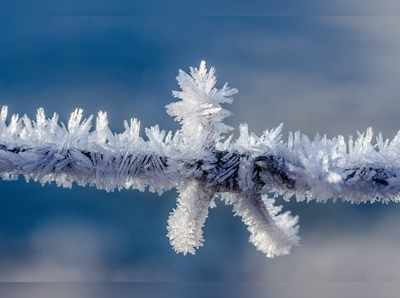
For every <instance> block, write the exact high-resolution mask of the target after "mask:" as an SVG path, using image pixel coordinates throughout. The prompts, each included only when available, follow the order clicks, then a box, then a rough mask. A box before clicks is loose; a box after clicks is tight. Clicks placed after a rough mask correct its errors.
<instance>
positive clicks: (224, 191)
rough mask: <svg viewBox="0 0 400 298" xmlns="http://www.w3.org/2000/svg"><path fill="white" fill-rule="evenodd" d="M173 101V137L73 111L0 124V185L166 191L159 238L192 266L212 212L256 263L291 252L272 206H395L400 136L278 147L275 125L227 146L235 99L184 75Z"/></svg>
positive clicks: (196, 71)
mask: <svg viewBox="0 0 400 298" xmlns="http://www.w3.org/2000/svg"><path fill="white" fill-rule="evenodd" d="M177 80H178V83H179V86H180V87H181V91H174V92H173V95H174V96H175V97H177V98H178V99H179V101H177V102H174V103H171V104H169V105H168V106H167V112H168V113H169V114H170V115H171V116H173V117H174V118H175V119H176V120H177V121H178V122H179V123H181V124H182V127H181V129H180V130H178V131H177V132H175V133H172V132H166V131H163V130H160V129H159V127H158V126H154V127H150V128H146V129H145V135H146V138H142V137H141V136H140V133H139V132H140V122H139V121H138V120H137V119H131V120H130V122H126V121H125V122H124V125H125V130H124V131H123V132H121V133H113V132H111V130H110V129H109V127H108V118H107V114H106V113H104V112H99V114H98V116H97V119H96V127H95V128H92V118H93V117H92V116H90V117H89V118H87V119H84V118H83V112H82V110H80V109H77V110H75V111H74V112H73V113H72V114H71V117H70V119H69V121H68V123H67V125H64V124H63V123H59V120H58V115H57V114H54V115H53V116H52V117H51V118H46V116H45V113H44V110H43V109H39V110H38V112H37V116H36V120H30V119H29V118H28V117H27V116H23V117H19V116H18V115H13V116H12V117H11V120H10V121H7V114H8V111H7V107H3V108H2V109H1V112H0V175H1V178H3V179H5V180H7V179H15V178H17V177H19V176H23V177H25V178H26V180H28V181H29V180H33V181H37V182H40V183H42V184H46V183H49V182H55V183H56V184H57V185H59V186H63V187H71V186H72V184H73V183H76V184H78V185H80V186H86V185H88V186H94V187H97V188H99V189H104V190H106V191H113V190H120V189H138V190H141V191H144V190H145V189H146V188H147V189H148V190H150V191H153V192H157V193H159V194H161V193H162V192H163V191H165V190H168V189H171V188H177V189H178V194H179V196H178V203H177V207H176V209H174V210H173V212H172V213H171V215H170V218H169V220H168V228H167V230H168V232H167V236H168V238H169V239H170V242H171V244H172V246H173V247H174V249H175V250H176V251H177V252H180V253H183V254H187V253H190V254H194V253H195V251H196V249H198V248H199V247H201V246H202V245H203V242H204V237H203V231H202V228H203V226H204V224H205V221H206V218H207V216H208V211H209V208H210V207H213V206H214V200H215V199H216V198H221V199H222V201H224V202H225V203H226V204H229V205H232V206H233V210H234V213H235V214H236V215H239V216H240V217H241V218H242V220H243V222H244V224H246V226H247V227H248V230H249V232H250V241H251V242H252V243H253V244H254V245H255V246H256V247H257V249H259V250H260V251H262V252H263V253H264V254H265V255H266V256H268V257H273V256H277V255H284V254H288V253H289V252H290V250H291V248H292V247H293V246H295V245H297V243H298V242H299V237H298V236H297V232H298V224H297V217H293V216H292V215H290V213H288V212H285V213H281V207H279V206H275V204H276V200H277V199H278V197H279V195H281V196H282V197H283V198H284V199H286V200H289V199H295V200H297V201H303V200H307V201H310V200H316V201H318V202H326V201H327V200H330V199H332V200H338V199H340V200H343V201H349V202H351V203H365V202H375V201H381V202H384V203H388V202H391V201H392V202H398V201H399V194H400V178H399V177H400V159H399V155H400V133H399V134H397V136H396V137H395V138H394V139H393V140H391V141H389V140H384V139H383V137H382V136H381V135H378V137H377V138H376V141H373V133H372V129H368V130H367V131H366V132H365V133H359V134H358V137H357V138H356V139H355V140H353V138H351V137H350V138H349V139H348V141H346V140H345V138H344V137H342V136H338V137H335V138H332V139H329V138H327V137H326V136H323V137H320V136H316V137H315V138H314V139H313V140H310V139H309V138H308V137H307V136H305V135H303V134H301V133H300V132H296V133H294V134H293V133H290V134H289V137H288V140H287V141H286V142H284V141H283V140H282V136H281V131H282V125H280V126H278V127H277V128H275V129H272V130H266V131H265V132H264V133H263V134H262V135H261V136H257V135H256V134H254V133H250V132H249V130H248V127H247V125H245V124H244V125H241V126H240V128H239V132H240V135H239V137H238V138H237V139H236V140H233V137H232V136H230V135H229V132H230V130H231V128H230V127H228V126H227V125H225V124H224V123H223V120H224V119H225V118H226V117H227V116H229V114H230V113H229V111H227V110H225V109H224V108H223V107H222V104H224V103H232V98H231V97H232V95H234V94H236V93H237V90H236V89H232V88H230V87H228V85H227V84H225V85H224V86H223V88H221V89H217V88H216V83H217V81H216V77H215V70H214V69H213V68H210V69H209V70H208V69H207V68H206V64H205V62H202V63H201V64H200V67H199V68H191V69H190V74H187V73H185V72H184V71H180V72H179V75H178V77H177Z"/></svg>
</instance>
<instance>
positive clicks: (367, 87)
mask: <svg viewBox="0 0 400 298" xmlns="http://www.w3.org/2000/svg"><path fill="white" fill-rule="evenodd" d="M99 5H100V6H101V1H100V2H99ZM132 5H134V4H132ZM293 5H296V4H293ZM116 7H117V6H116ZM232 7H233V8H234V5H233V6H232ZM232 7H231V8H232ZM368 7H369V9H372V10H373V3H370V4H369V6H368ZM233 8H232V9H233ZM55 9H57V7H55ZM276 9H278V10H279V7H276ZM304 9H306V7H305V8H304ZM244 13H246V12H244ZM399 28H400V27H399V20H398V18H396V17H392V18H390V17H385V18H384V17H312V18H311V17H309V18H301V17H253V18H240V17H225V18H192V17H189V16H187V17H182V18H172V17H169V18H167V17H163V18H138V17H135V18H134V17H118V18H114V17H54V18H23V19H16V20H15V21H13V22H6V21H1V26H0V65H1V66H0V104H4V105H8V106H9V108H10V110H11V112H18V113H20V114H24V113H27V114H28V115H31V116H32V115H33V114H34V113H35V110H36V108H38V107H44V108H45V109H46V111H47V112H48V113H53V112H58V113H60V115H61V117H62V119H63V120H66V119H67V117H68V114H69V113H70V112H71V111H72V110H73V109H74V108H75V107H77V106H79V107H82V108H84V110H85V112H86V113H87V114H92V113H96V112H97V111H98V110H105V111H107V112H108V114H109V116H110V118H111V125H112V127H113V128H114V129H115V130H120V129H122V120H123V119H128V118H129V117H131V116H135V117H138V118H139V119H140V120H141V121H142V123H143V125H144V126H149V125H153V124H157V123H158V124H160V125H161V126H162V127H163V128H167V129H176V128H177V125H176V124H175V123H174V122H173V121H172V119H170V118H169V117H168V115H166V113H165V109H164V106H165V105H166V104H167V103H169V102H170V101H171V100H172V96H171V90H173V89H176V88H177V86H176V81H175V77H176V75H177V71H178V69H179V68H182V69H187V68H188V67H189V66H191V65H197V64H198V63H199V62H200V60H201V59H206V60H207V61H208V62H209V63H210V64H212V65H214V66H216V68H217V75H218V78H219V81H220V83H221V84H222V83H224V82H225V81H227V82H229V84H230V85H231V86H233V87H237V88H238V89H239V91H240V93H239V94H238V95H237V96H236V98H235V102H234V104H233V105H232V107H231V109H232V111H233V112H234V116H233V117H231V118H230V119H229V122H230V123H231V124H233V125H235V126H237V125H238V124H239V123H241V122H248V123H249V125H250V127H251V128H253V129H254V130H255V131H256V132H261V130H262V129H265V128H271V127H273V126H277V125H278V124H279V123H280V122H284V123H285V133H287V132H288V131H290V130H297V129H300V130H302V131H304V132H306V133H308V134H310V135H313V134H315V133H317V132H320V133H327V134H328V135H330V136H332V135H335V134H339V133H340V134H344V135H349V134H353V135H354V134H356V131H357V130H363V129H365V128H367V127H368V126H373V127H374V128H375V129H376V130H377V131H382V132H383V133H384V134H385V135H386V136H388V137H391V136H393V135H394V133H395V132H396V131H397V129H398V128H399V127H400V126H399V121H398V113H399V111H400V106H399V104H398V103H399V93H400V84H399V83H398V80H399V79H398V77H399V74H400V54H399V53H400V29H399ZM0 194H1V206H2V208H0V280H3V281H16V280H28V281H29V280H61V281H65V280H67V281H71V280H130V281H150V282H154V281H177V282H205V281H208V282H214V281H223V282H228V283H232V285H230V286H229V287H218V289H219V290H218V291H221V293H223V294H224V295H227V294H229V293H230V294H232V295H238V294H240V293H242V292H241V290H242V288H241V285H239V284H237V283H236V282H237V281H238V280H240V281H245V282H246V281H247V282H257V283H258V285H259V287H261V288H262V290H257V289H256V290H255V294H257V293H258V294H260V293H265V294H267V293H269V294H274V295H276V296H274V297H280V294H281V295H282V296H283V297H288V296H290V295H289V294H290V292H288V291H289V290H288V288H287V287H286V286H285V282H289V283H291V282H294V283H295V282H300V283H303V282H304V283H307V282H311V281H312V280H314V279H315V278H317V280H319V281H320V282H321V284H324V283H328V284H329V283H330V282H337V281H339V282H341V281H346V282H347V281H349V282H352V281H354V280H355V281H356V282H361V283H365V285H367V284H368V281H370V280H375V281H376V280H378V281H379V280H382V281H387V280H398V279H399V278H400V274H399V272H398V271H397V270H396V268H398V265H399V264H400V258H399V256H397V255H398V253H397V248H398V247H399V244H400V238H399V233H398V227H399V226H400V221H399V220H397V219H396V216H397V215H398V212H399V210H398V207H397V206H396V205H393V204H391V205H387V206H381V205H364V206H352V205H348V204H337V205H333V204H327V205H316V204H294V203H290V204H285V205H286V206H287V207H288V208H291V209H292V210H293V212H294V213H296V214H298V215H300V220H301V221H300V224H301V235H302V236H303V241H302V245H301V246H300V247H299V248H297V249H296V250H294V252H293V254H292V255H290V256H288V257H283V258H277V259H273V260H269V259H266V258H265V257H264V256H263V255H262V254H261V253H258V252H257V251H256V250H255V249H254V248H253V247H252V246H251V245H250V244H249V243H248V242H247V241H248V240H247V238H248V235H247V231H246V230H245V228H244V227H243V225H242V224H241V223H240V220H239V219H238V218H233V216H232V213H231V210H230V208H228V207H225V206H222V204H219V205H220V206H218V208H216V209H213V210H212V211H211V213H210V217H209V219H208V223H207V226H206V229H205V234H206V242H205V246H204V247H203V248H202V249H201V250H199V252H198V254H197V255H196V256H189V257H188V256H187V257H183V256H177V255H175V254H174V253H173V251H172V250H171V249H170V247H169V244H168V241H167V238H166V236H165V234H166V220H167V217H168V213H169V211H170V210H171V209H172V208H173V207H174V205H175V194H174V193H172V192H170V193H167V194H164V195H163V196H162V197H161V198H158V197H157V196H156V195H154V194H148V193H140V192H132V191H123V192H115V193H105V192H101V191H97V190H95V189H92V188H79V187H74V188H73V189H72V190H65V189H60V188H56V187H55V186H54V185H51V186H46V187H44V188H43V187H41V186H40V185H37V184H27V183H25V182H23V181H16V182H2V183H0ZM368 260H369V261H368ZM371 260H372V261H371ZM385 262H386V263H385ZM378 263H384V264H385V265H383V266H382V267H379V266H378V267H377V265H376V264H378ZM349 264H350V265H349ZM349 271H350V273H349ZM280 278H282V279H280ZM233 283H235V286H233ZM282 283H283V284H282ZM296 290H297V291H298V294H299V295H301V294H304V295H305V296H304V297H314V295H315V297H320V294H321V293H322V292H323V291H322V292H321V291H319V290H318V291H317V290H316V291H314V292H311V293H310V292H307V291H309V289H307V288H301V287H297V288H296ZM246 291H247V290H246ZM307 293H308V294H307ZM365 293H370V294H371V293H375V292H371V291H370V289H369V288H368V287H367V288H366V291H365ZM292 294H293V293H292ZM379 296H380V295H378V294H377V296H375V297H379ZM260 297H262V296H260ZM301 297H302V296H301ZM329 297H330V296H329ZM333 297H334V296H333Z"/></svg>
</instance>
